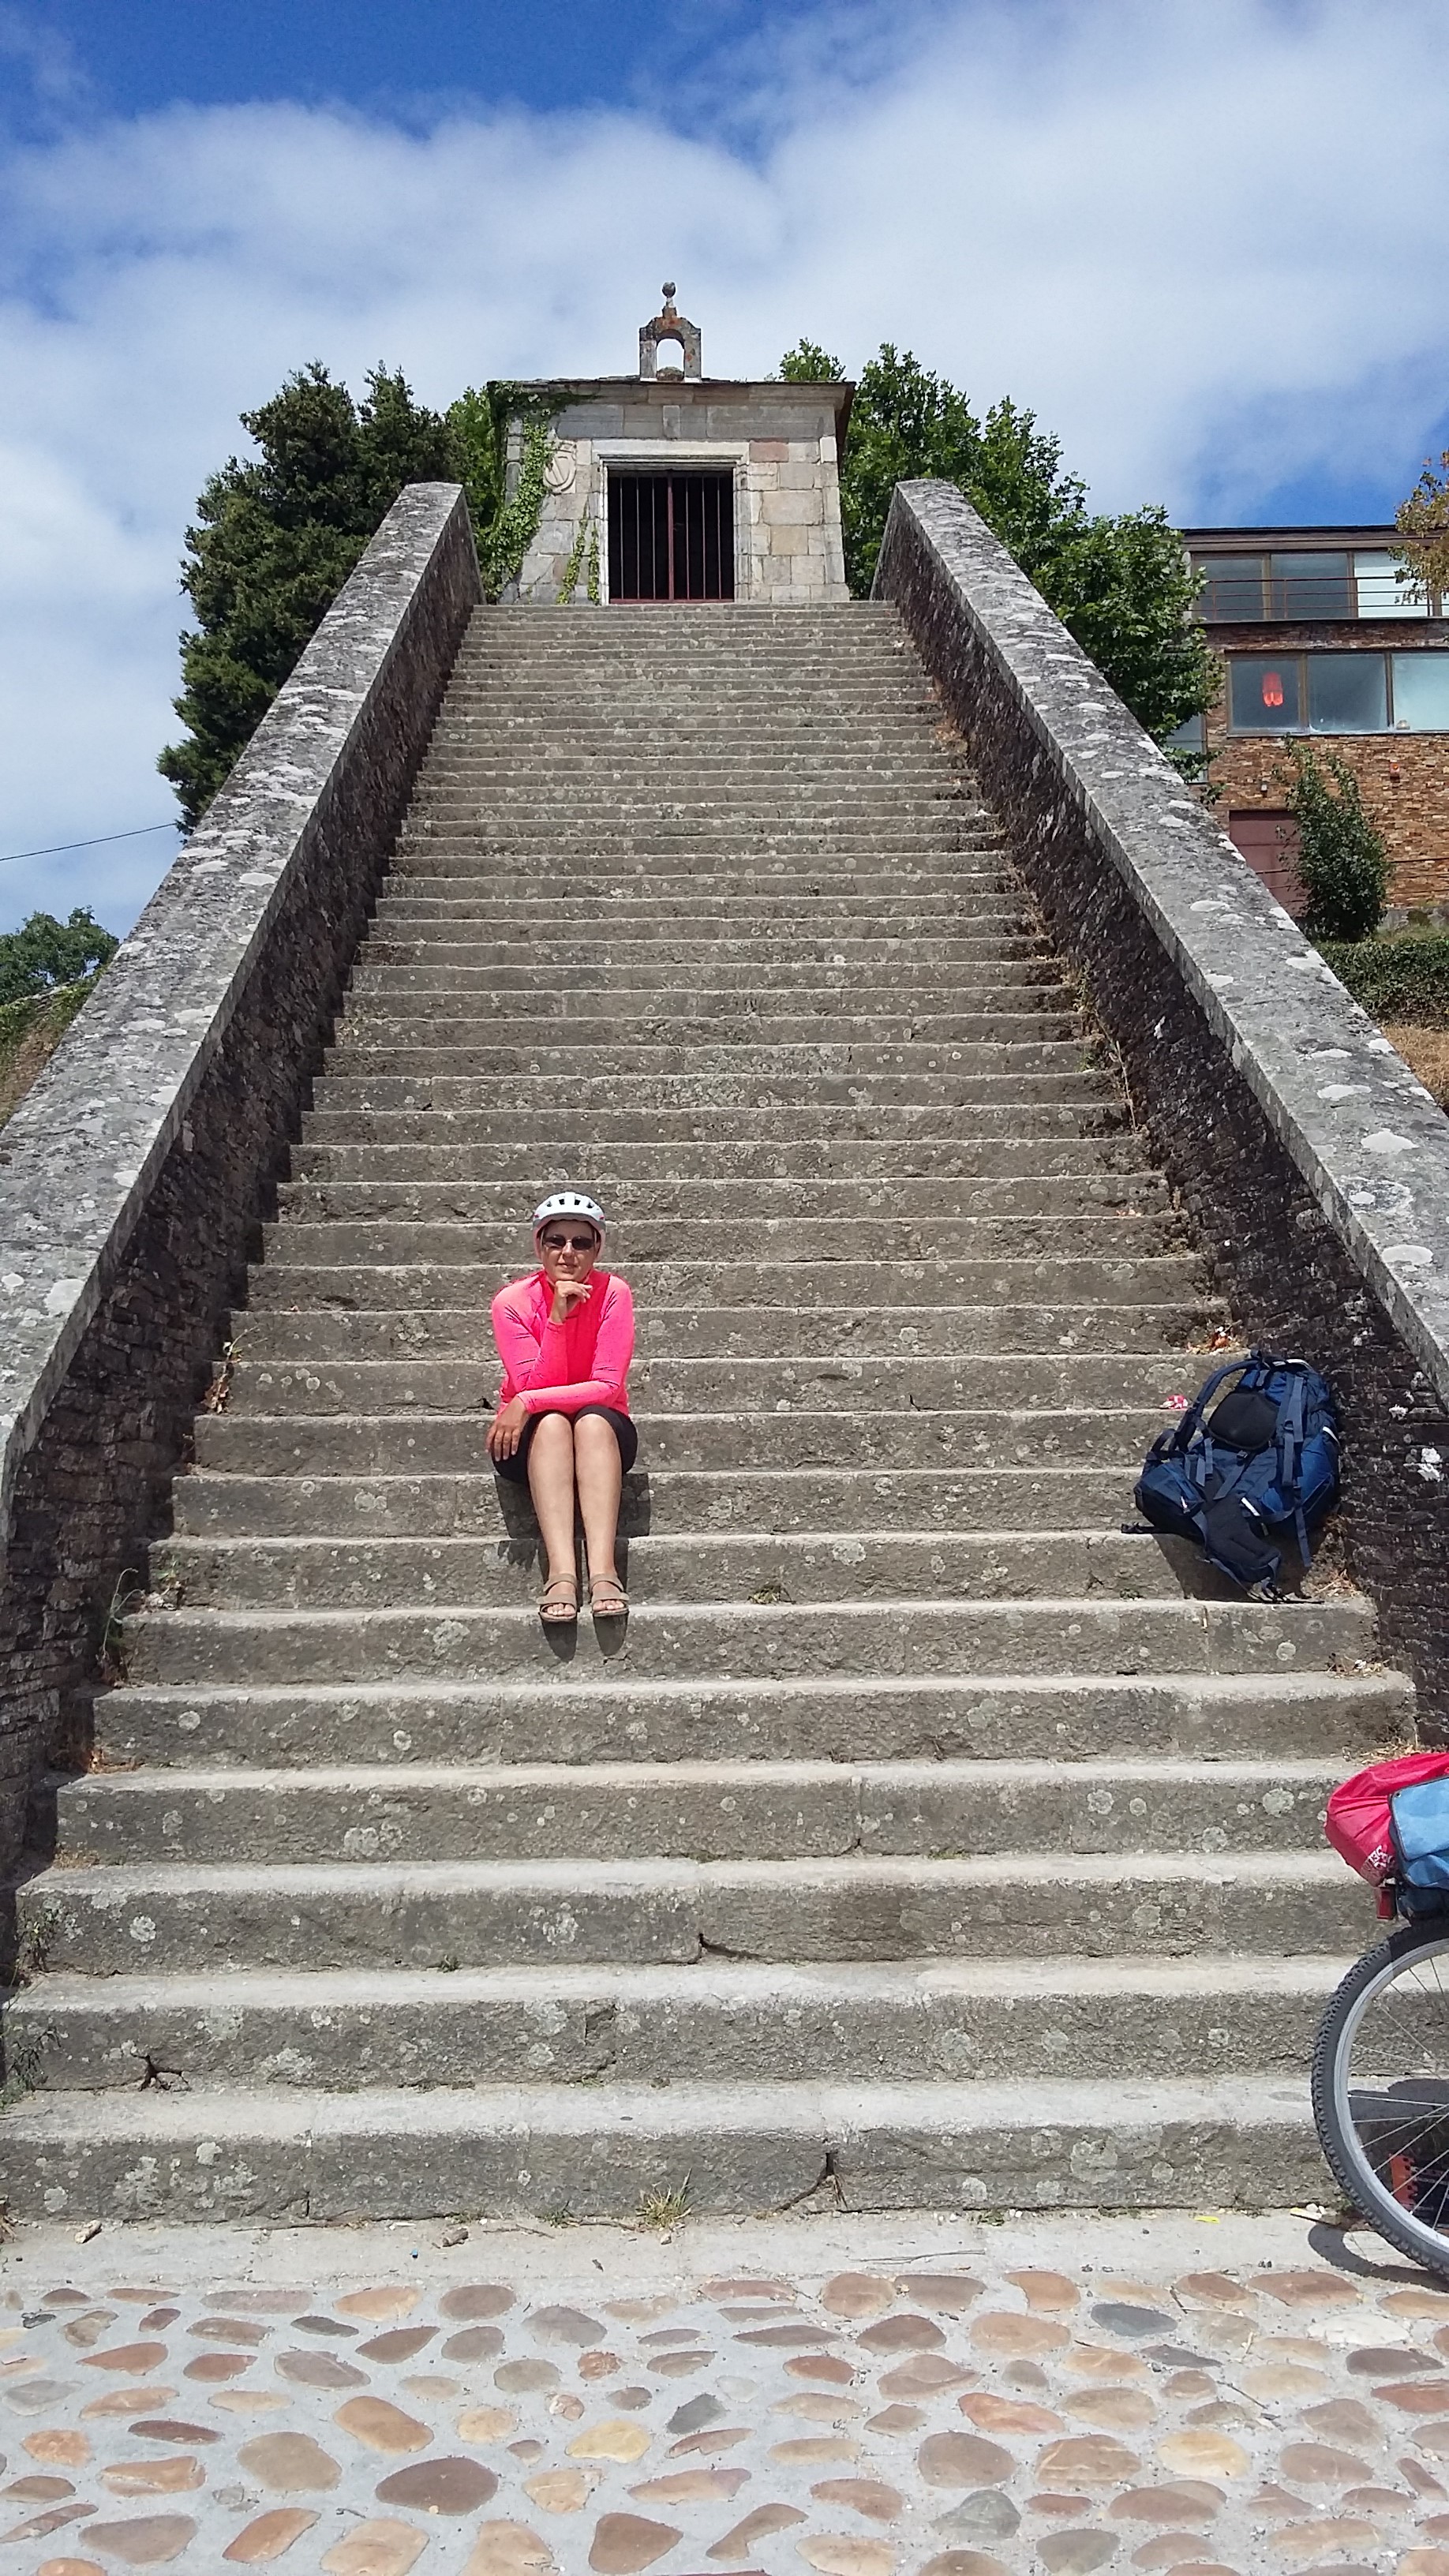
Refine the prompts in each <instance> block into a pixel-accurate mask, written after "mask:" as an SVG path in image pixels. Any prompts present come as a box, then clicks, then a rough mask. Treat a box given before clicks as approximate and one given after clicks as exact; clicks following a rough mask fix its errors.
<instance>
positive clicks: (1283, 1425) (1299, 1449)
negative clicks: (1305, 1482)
mask: <svg viewBox="0 0 1449 2576" xmlns="http://www.w3.org/2000/svg"><path fill="white" fill-rule="evenodd" d="M1285 1365H1286V1366H1287V1367H1288V1368H1289V1369H1290V1370H1291V1371H1292V1377H1291V1379H1290V1382H1289V1387H1288V1392H1287V1394H1286V1395H1285V1396H1284V1398H1283V1401H1282V1403H1281V1404H1280V1406H1279V1407H1278V1491H1279V1492H1280V1494H1281V1495H1282V1496H1283V1498H1284V1500H1285V1502H1286V1501H1287V1499H1288V1497H1289V1495H1290V1494H1291V1495H1293V1496H1294V1498H1295V1500H1294V1510H1293V1531H1294V1535H1295V1537H1296V1538H1297V1541H1298V1554H1299V1557H1300V1558H1301V1560H1302V1563H1303V1567H1304V1570H1305V1572H1306V1571H1307V1569H1308V1567H1309V1566H1310V1565H1311V1564H1312V1563H1313V1551H1312V1549H1311V1548H1310V1546H1309V1544H1308V1523H1307V1521H1306V1520H1305V1519H1304V1517H1303V1502H1302V1496H1301V1494H1300V1492H1299V1485H1298V1462H1299V1460H1300V1459H1301V1457H1302V1455H1303V1405H1304V1397H1305V1392H1306V1388H1305V1380H1304V1373H1303V1368H1302V1364H1301V1363H1298V1364H1295V1363H1294V1362H1293V1361H1292V1360H1289V1361H1287V1362H1286V1363H1285Z"/></svg>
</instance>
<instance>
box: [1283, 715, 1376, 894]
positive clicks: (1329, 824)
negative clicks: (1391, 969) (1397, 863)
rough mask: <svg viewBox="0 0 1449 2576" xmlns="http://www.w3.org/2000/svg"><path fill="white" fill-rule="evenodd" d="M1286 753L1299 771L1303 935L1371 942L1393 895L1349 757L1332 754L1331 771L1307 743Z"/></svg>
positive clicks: (1296, 806) (1294, 798)
mask: <svg viewBox="0 0 1449 2576" xmlns="http://www.w3.org/2000/svg"><path fill="white" fill-rule="evenodd" d="M1288 748H1289V750H1290V752H1291V753H1292V755H1293V771H1294V775H1293V786H1292V789H1291V791H1290V794H1289V798H1288V808H1289V812H1290V813H1291V814H1292V815H1293V816H1294V818H1295V820H1296V822H1297V825H1298V873H1299V875H1300V876H1301V878H1302V879H1303V883H1304V886H1305V888H1306V890H1307V894H1308V910H1307V912H1306V913H1305V914H1304V916H1303V930H1304V935H1305V937H1307V938H1309V939H1367V938H1368V937H1369V935H1370V933H1371V932H1373V931H1374V930H1376V929H1377V928H1378V924H1379V918H1380V915H1381V914H1382V912H1383V908H1384V898H1385V896H1386V895H1387V893H1388V890H1389V862H1388V855H1387V852H1386V851H1385V849H1384V843H1383V836H1382V834H1381V833H1379V832H1378V831H1377V830H1376V829H1375V827H1374V825H1373V824H1372V823H1371V822H1370V820H1369V818H1368V815H1367V814H1366V813H1365V811H1364V802H1363V797H1362V795H1361V794H1360V792H1359V784H1358V780H1357V779H1356V778H1355V776H1354V774H1353V771H1352V770H1351V769H1350V768H1349V766H1348V763H1347V761H1346V760H1343V759H1341V758H1340V756H1339V754H1338V753H1337V752H1330V753H1329V754H1328V756H1327V763H1326V770H1325V766H1324V764H1322V763H1320V761H1319V760H1318V758H1317V756H1316V754H1315V753H1314V752H1312V751H1310V749H1309V747H1308V745H1307V743H1299V742H1294V743H1290V744H1289V746H1288ZM1330 782H1331V783H1330Z"/></svg>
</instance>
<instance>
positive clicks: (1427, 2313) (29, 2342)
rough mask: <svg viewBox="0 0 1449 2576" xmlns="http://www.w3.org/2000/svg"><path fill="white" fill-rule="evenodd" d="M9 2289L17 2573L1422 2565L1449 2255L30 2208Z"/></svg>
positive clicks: (1436, 2540)
mask: <svg viewBox="0 0 1449 2576" xmlns="http://www.w3.org/2000/svg"><path fill="white" fill-rule="evenodd" d="M1320 2236H1321V2241H1322V2245H1323V2247H1324V2248H1325V2249H1326V2251H1327V2252H1328V2254H1329V2255H1330V2256H1332V2257H1334V2258H1335V2259H1334V2260H1325V2259H1323V2255H1322V2253H1320V2252H1318V2251H1315V2245H1316V2244H1317V2243H1318V2241H1319V2237H1320ZM450 2238H451V2241H449V2239H450ZM440 2240H441V2241H440ZM0 2302H3V2313H0V2418H3V2431H0V2449H3V2451H4V2453H5V2461H4V2474H3V2479H0V2504H3V2517H0V2565H3V2566H12V2565H13V2566H16V2567H17V2568H20V2569H23V2570H25V2571H27V2576H29V2572H30V2571H34V2576H112V2571H115V2570H123V2569H127V2568H133V2567H169V2566H184V2567H185V2568H187V2569H188V2570H190V2569H198V2570H210V2569H213V2568H218V2569H219V2568H224V2567H234V2566H242V2567H269V2566H273V2565H276V2564H278V2563H281V2564H283V2565H284V2566H286V2567H287V2568H288V2571H289V2576H291V2571H294V2570H295V2571H296V2576H303V2571H307V2576H310V2571H312V2570H314V2569H322V2570H325V2571H327V2576H404V2571H406V2570H409V2569H411V2568H413V2567H420V2568H421V2570H422V2576H464V2571H466V2576H583V2571H585V2570H597V2571H599V2576H632V2572H633V2571H634V2570H636V2569H645V2568H654V2569H658V2570H659V2571H660V2576H715V2571H716V2570H722V2569H732V2570H736V2571H740V2576H749V2571H754V2576H802V2571H806V2570H816V2571H819V2576H1016V2571H1018V2570H1020V2571H1027V2572H1028V2576H1034V2571H1036V2570H1042V2571H1045V2572H1046V2576H1089V2571H1092V2570H1095V2569H1098V2568H1107V2567H1111V2568H1114V2569H1120V2570H1123V2571H1126V2570H1129V2569H1131V2570H1136V2569H1166V2570H1171V2571H1174V2576H1258V2571H1260V2570H1265V2569H1266V2570H1274V2571H1276V2570H1280V2569H1281V2570H1283V2571H1285V2576H1317V2571H1323V2576H1328V2571H1329V2570H1332V2571H1333V2576H1356V2571H1357V2576H1362V2572H1363V2571H1367V2570H1370V2569H1372V2570H1373V2571H1374V2576H1380V2571H1390V2570H1392V2571H1394V2576H1449V2292H1446V2291H1445V2290H1444V2289H1441V2288H1435V2287H1434V2286H1433V2285H1432V2284H1430V2283H1429V2282H1428V2281H1427V2280H1426V2279H1425V2277H1424V2276H1422V2275H1420V2274H1417V2273H1415V2272H1413V2271H1411V2270H1410V2269H1408V2268H1407V2267H1406V2266H1404V2265H1402V2264H1400V2263H1399V2262H1398V2261H1397V2259H1396V2258H1395V2257H1393V2256H1391V2255H1389V2254H1388V2253H1386V2252H1385V2251H1384V2250H1383V2249H1382V2248H1380V2247H1379V2245H1378V2244H1377V2241H1376V2240H1375V2239H1373V2238H1370V2237H1367V2236H1355V2237H1353V2238H1351V2239H1349V2240H1348V2244H1347V2247H1346V2248H1345V2247H1344V2245H1343V2243H1342V2240H1340V2239H1338V2238H1336V2237H1333V2236H1331V2235H1325V2234H1322V2231H1313V2230H1311V2229H1310V2228H1309V2227H1308V2226H1307V2225H1306V2224H1304V2223H1303V2222H1302V2221H1301V2220H1294V2219H1289V2218H1274V2219H1270V2220H1264V2221H1252V2222H1249V2221H1245V2220H1242V2219H1224V2220H1222V2221H1221V2222H1217V2223H1213V2222H1210V2221H1209V2220H1208V2219H1207V2218H1206V2217H1203V2218H1200V2219H1197V2220H1185V2219H1162V2220H1142V2221H1126V2220H1092V2219H1088V2220H1082V2219H1080V2218H1078V2219H1075V2220H1071V2221H1065V2220H1057V2221H1048V2222H1040V2221H1033V2222H1031V2223H1029V2224H1027V2223H1023V2224H1021V2225H1019V2226H1018V2225H1013V2224H1007V2225H1005V2226H999V2227H991V2226H987V2225H982V2224H979V2223H978V2224H968V2225H962V2224H961V2223H960V2222H952V2223H950V2224H947V2223H944V2222H938V2221H933V2220H924V2221H921V2220H912V2221H905V2220H902V2221H895V2222H871V2221H866V2220H861V2221H846V2220H844V2219H842V2220H839V2221H835V2220H831V2221H824V2220H820V2221H815V2220H802V2221H798V2222H795V2223H781V2224H764V2223H762V2224H760V2225H759V2226H755V2227H751V2226H748V2225H742V2226H737V2227H706V2226H703V2225H698V2226H685V2227H682V2228H679V2229H677V2230H676V2231H675V2232H674V2234H673V2235H672V2237H670V2238H668V2239H666V2240H665V2241H660V2240H659V2239H657V2238H649V2237H644V2236H636V2235H633V2234H630V2233H629V2232H627V2231H621V2230H597V2229H592V2228H578V2229H570V2230H567V2231H557V2232H550V2231H542V2230H541V2231H537V2232H534V2231H523V2230H516V2229H505V2228H492V2227H484V2228H474V2229H472V2230H471V2231H469V2232H468V2234H467V2235H466V2237H465V2236H464V2235H463V2231H462V2230H461V2229H459V2230H453V2231H446V2230H439V2229H437V2228H436V2227H434V2228H432V2229H422V2230H418V2231H412V2232H411V2233H410V2232H409V2231H406V2230H399V2229H367V2230H357V2231H346V2230H326V2231H322V2230H319V2231H315V2232H313V2233H310V2234H297V2233H291V2234H286V2233H280V2232H279V2233H274V2234H271V2235H263V2234H261V2233H253V2232H251V2231H247V2230H240V2229H238V2230H201V2229H198V2230H196V2231H194V2232H191V2233H188V2234H177V2233H168V2232H164V2231H161V2230H158V2229H135V2230H115V2229H111V2230H107V2231H106V2232H105V2233H103V2234H101V2235H99V2236H98V2237H97V2238H96V2239H95V2241H94V2242H91V2243H86V2244H80V2243H77V2241H76V2240H75V2238H74V2237H73V2235H71V2234H70V2233H69V2232H65V2231H59V2230H53V2229H27V2230H24V2231H21V2232H20V2233H19V2234H17V2235H16V2236H15V2237H13V2238H12V2239H11V2240H10V2242H9V2244H8V2245H7V2246H6V2247H5V2249H4V2252H3V2255H0Z"/></svg>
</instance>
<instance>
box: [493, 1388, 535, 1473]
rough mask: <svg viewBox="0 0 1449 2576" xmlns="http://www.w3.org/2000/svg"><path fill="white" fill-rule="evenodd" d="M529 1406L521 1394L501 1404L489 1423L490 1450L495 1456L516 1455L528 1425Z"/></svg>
mask: <svg viewBox="0 0 1449 2576" xmlns="http://www.w3.org/2000/svg"><path fill="white" fill-rule="evenodd" d="M528 1419H529V1415H528V1407H527V1405H526V1404H525V1403H524V1401H523V1398H522V1396H521V1395H515V1396H514V1398H513V1400H512V1402H511V1403H509V1404H500V1406H499V1408H498V1411H497V1412H496V1413H495V1414H494V1416H493V1419H492V1421H491V1422H490V1423H489V1425H488V1452H489V1455H490V1457H493V1458H512V1457H514V1456H516V1454H517V1450H518V1444H519V1442H520V1440H521V1439H522V1438H523V1434H524V1431H525V1429H526V1428H527V1425H528Z"/></svg>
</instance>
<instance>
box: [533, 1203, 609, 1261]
mask: <svg viewBox="0 0 1449 2576" xmlns="http://www.w3.org/2000/svg"><path fill="white" fill-rule="evenodd" d="M560 1216H578V1217H582V1218H583V1220H584V1223H585V1224H586V1225H591V1226H592V1227H593V1229H594V1232H595V1234H596V1235H597V1236H598V1238H599V1249H600V1251H602V1250H603V1247H604V1211H603V1209H602V1208H601V1207H600V1205H599V1202H598V1200H597V1199H591V1198H586V1197H585V1195H584V1193H583V1191H582V1190H554V1191H552V1192H551V1194H550V1195H549V1197H548V1198H546V1199H540V1201H539V1203H538V1206H537V1207H536V1208H535V1209H534V1211H533V1240H534V1245H535V1248H536V1247H537V1244H538V1238H539V1236H540V1235H541V1234H542V1232H543V1229H544V1227H545V1226H546V1225H552V1224H553V1222H554V1219H555V1218H556V1217H560Z"/></svg>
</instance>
